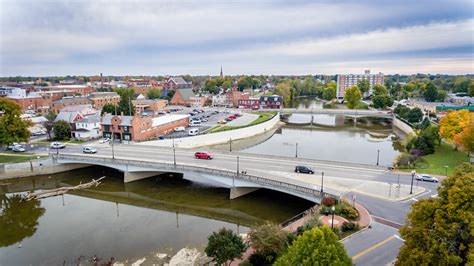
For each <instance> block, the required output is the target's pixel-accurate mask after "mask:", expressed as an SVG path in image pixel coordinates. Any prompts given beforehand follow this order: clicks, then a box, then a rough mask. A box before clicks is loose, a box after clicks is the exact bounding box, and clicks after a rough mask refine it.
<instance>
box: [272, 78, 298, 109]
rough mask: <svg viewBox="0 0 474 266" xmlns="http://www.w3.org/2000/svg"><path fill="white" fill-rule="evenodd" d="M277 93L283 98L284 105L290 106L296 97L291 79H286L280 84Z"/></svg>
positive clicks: (276, 89)
mask: <svg viewBox="0 0 474 266" xmlns="http://www.w3.org/2000/svg"><path fill="white" fill-rule="evenodd" d="M275 94H278V95H280V96H281V97H282V98H283V105H284V106H289V105H290V103H291V102H292V101H293V98H294V97H295V95H294V94H295V91H294V89H293V87H292V85H291V82H290V81H284V82H281V83H280V84H278V85H277V86H276V88H275Z"/></svg>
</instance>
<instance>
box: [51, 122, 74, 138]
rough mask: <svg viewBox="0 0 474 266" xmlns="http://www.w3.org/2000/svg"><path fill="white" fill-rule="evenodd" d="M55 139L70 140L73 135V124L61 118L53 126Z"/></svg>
mask: <svg viewBox="0 0 474 266" xmlns="http://www.w3.org/2000/svg"><path fill="white" fill-rule="evenodd" d="M53 132H54V139H56V140H69V138H70V137H71V126H70V125H69V123H68V122H66V121H64V120H61V121H58V122H56V123H55V124H54V126H53Z"/></svg>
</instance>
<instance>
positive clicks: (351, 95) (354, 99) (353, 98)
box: [344, 86, 362, 109]
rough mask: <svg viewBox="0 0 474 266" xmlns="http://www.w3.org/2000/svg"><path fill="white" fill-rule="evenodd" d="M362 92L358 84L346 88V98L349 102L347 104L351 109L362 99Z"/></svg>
mask: <svg viewBox="0 0 474 266" xmlns="http://www.w3.org/2000/svg"><path fill="white" fill-rule="evenodd" d="M361 97H362V96H361V94H360V91H359V88H357V86H352V87H350V88H349V89H347V90H346V93H345V95H344V100H345V101H346V102H347V103H346V105H347V107H348V108H349V109H354V108H355V107H356V106H357V104H358V103H359V101H360V99H361Z"/></svg>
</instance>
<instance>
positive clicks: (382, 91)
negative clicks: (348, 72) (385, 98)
mask: <svg viewBox="0 0 474 266" xmlns="http://www.w3.org/2000/svg"><path fill="white" fill-rule="evenodd" d="M372 90H373V95H374V96H380V95H387V94H388V90H387V89H386V88H385V87H384V86H383V85H380V84H375V85H374V86H373V87H372Z"/></svg>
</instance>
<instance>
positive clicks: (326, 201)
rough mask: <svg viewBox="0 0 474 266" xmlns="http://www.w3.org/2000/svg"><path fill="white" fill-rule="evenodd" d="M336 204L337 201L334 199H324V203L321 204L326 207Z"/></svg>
mask: <svg viewBox="0 0 474 266" xmlns="http://www.w3.org/2000/svg"><path fill="white" fill-rule="evenodd" d="M336 203H337V200H336V199H335V198H332V197H324V198H323V201H322V202H321V204H322V205H324V206H333V205H336Z"/></svg>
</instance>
